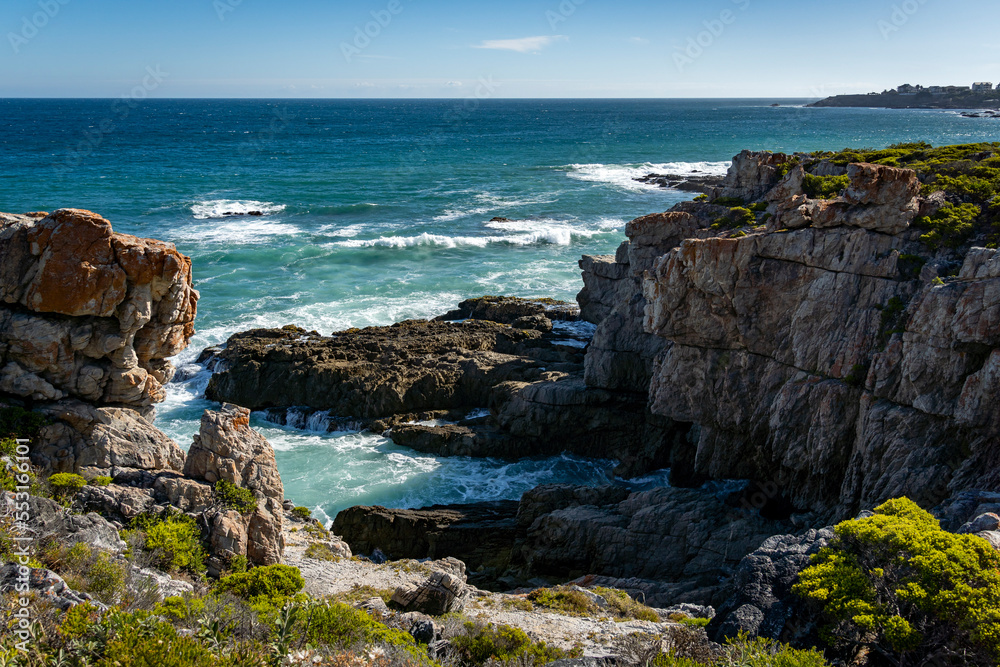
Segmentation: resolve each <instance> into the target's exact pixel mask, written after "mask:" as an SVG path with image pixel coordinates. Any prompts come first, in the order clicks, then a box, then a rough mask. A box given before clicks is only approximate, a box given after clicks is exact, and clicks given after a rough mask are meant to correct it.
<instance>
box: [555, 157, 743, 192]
mask: <svg viewBox="0 0 1000 667" xmlns="http://www.w3.org/2000/svg"><path fill="white" fill-rule="evenodd" d="M729 165H730V163H729V162H664V163H659V164H657V163H652V162H646V163H643V164H571V165H567V166H566V167H562V169H565V170H566V171H567V174H566V175H567V176H569V177H570V178H573V179H576V180H578V181H588V182H592V183H607V184H610V185H614V186H616V187H619V188H621V189H623V190H629V191H631V192H643V191H646V190H650V189H654V190H658V189H660V187H659V186H658V185H649V184H646V183H640V182H638V181H636V180H635V179H637V178H641V177H643V176H646V175H647V174H673V175H677V176H725V174H726V172H727V171H728V170H729Z"/></svg>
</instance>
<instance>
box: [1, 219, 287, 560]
mask: <svg viewBox="0 0 1000 667" xmlns="http://www.w3.org/2000/svg"><path fill="white" fill-rule="evenodd" d="M197 300H198V293H197V292H196V291H195V290H194V289H193V287H192V274H191V261H190V260H189V259H188V258H187V257H185V256H183V255H181V254H180V253H178V252H177V250H176V249H175V248H174V246H172V245H171V244H168V243H162V242H160V241H155V240H150V239H139V238H136V237H133V236H128V235H125V234H117V233H115V232H113V231H112V229H111V224H110V223H109V222H108V221H107V220H105V219H104V218H102V217H100V216H99V215H96V214H94V213H91V212H90V211H83V210H76V209H61V210H59V211H56V212H55V213H52V214H51V215H48V214H45V213H38V214H28V215H9V214H0V399H3V400H4V402H5V404H6V403H8V402H9V403H11V404H13V405H16V406H23V407H26V408H29V409H32V410H33V411H34V412H36V413H39V414H41V415H42V416H44V417H45V418H46V419H47V421H48V423H47V424H45V425H43V426H42V427H41V428H40V430H39V431H38V434H37V436H34V437H33V441H32V443H31V447H30V451H31V454H30V456H31V459H32V463H33V464H35V465H36V466H38V467H40V468H41V469H42V470H43V471H45V472H48V473H53V472H72V473H79V474H82V475H84V476H85V477H87V478H93V477H97V476H108V477H111V478H112V483H111V484H109V485H106V486H86V487H84V488H83V489H81V490H80V492H79V493H78V494H77V495H76V497H75V500H74V502H75V504H76V509H77V510H83V511H86V512H98V513H100V514H101V515H103V516H105V517H108V518H110V519H112V520H113V521H115V522H117V527H120V526H122V525H124V524H125V523H127V522H128V521H129V520H131V519H133V518H135V517H136V516H138V515H140V514H143V513H151V514H162V513H165V512H168V511H177V510H180V511H182V512H186V513H189V514H191V515H195V516H200V518H201V521H202V524H203V528H204V530H205V534H206V537H207V539H208V542H209V545H210V547H211V552H212V554H213V556H214V557H215V558H216V559H220V558H222V559H224V558H228V557H231V556H233V555H237V554H238V555H246V556H247V557H248V558H249V560H250V561H251V562H253V563H257V564H271V563H277V562H279V561H280V559H281V554H282V550H283V542H282V537H281V520H282V518H281V515H282V502H283V501H284V490H283V488H282V484H281V479H280V477H279V475H278V470H277V465H276V463H275V459H274V451H273V449H272V448H271V446H270V445H269V444H268V443H267V441H266V440H264V439H263V438H262V437H261V436H260V435H259V434H257V433H256V432H255V431H253V430H252V429H250V427H249V411H247V410H245V409H242V408H236V407H233V406H224V407H223V409H222V410H220V411H206V413H205V415H204V417H203V419H202V428H201V433H200V434H199V435H198V436H196V437H195V442H194V445H193V446H192V448H191V451H190V455H188V456H185V454H184V452H183V451H182V450H181V449H180V447H179V446H178V445H177V443H175V442H174V441H173V440H171V439H170V438H169V437H167V436H166V435H165V434H164V433H162V432H161V431H160V430H158V429H157V428H155V427H154V426H153V425H152V423H151V420H152V418H153V416H154V414H155V410H154V407H153V405H154V404H155V403H157V402H159V401H162V400H163V398H164V392H163V384H164V383H166V382H168V381H169V380H170V378H171V376H172V375H173V369H172V367H171V365H170V363H169V362H168V361H167V359H168V358H169V357H172V356H174V355H176V354H177V353H179V352H180V351H181V350H183V349H184V348H185V347H186V346H187V344H188V341H189V340H190V338H191V336H192V335H193V334H194V318H195V313H196V309H197ZM223 479H224V480H226V481H228V482H231V483H233V484H234V485H236V486H239V487H243V488H246V489H249V490H250V491H251V492H252V493H253V494H254V495H255V497H256V499H257V508H256V509H255V510H254V511H253V512H249V513H247V514H246V515H244V514H240V512H238V511H235V510H230V509H228V508H226V507H224V506H222V505H221V503H220V501H219V498H218V497H217V494H216V493H215V492H214V490H213V484H214V483H216V482H217V481H219V480H223ZM36 501H37V502H36ZM33 502H36V504H37V503H41V504H38V506H36V507H34V508H33V510H34V512H33V515H35V516H36V517H37V521H40V522H41V524H40V525H39V526H38V530H40V531H42V532H45V533H46V534H53V535H56V536H57V537H58V539H60V541H68V542H73V541H86V542H88V543H90V544H94V545H98V546H101V548H105V549H107V550H120V549H121V548H124V545H123V544H122V543H121V541H120V540H119V539H118V536H117V532H116V526H114V525H112V524H110V523H108V522H107V521H105V520H104V519H102V518H101V517H99V516H98V515H97V514H95V513H90V514H85V515H79V516H77V515H66V514H65V513H64V512H62V510H61V508H58V511H56V510H54V509H52V508H50V507H48V506H45V505H44V503H43V502H42V501H41V500H40V499H35V500H33ZM42 524H44V525H42Z"/></svg>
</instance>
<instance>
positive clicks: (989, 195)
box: [806, 142, 1000, 250]
mask: <svg viewBox="0 0 1000 667" xmlns="http://www.w3.org/2000/svg"><path fill="white" fill-rule="evenodd" d="M812 157H813V158H819V159H823V160H828V161H829V162H832V163H833V164H835V165H840V166H846V165H848V164H851V163H853V162H868V163H872V164H881V165H887V166H891V167H902V168H905V169H913V170H914V171H916V172H917V175H918V176H919V177H920V181H921V183H922V184H923V186H922V194H924V195H930V194H932V193H934V192H938V191H942V192H944V193H945V196H946V197H947V204H946V206H945V207H944V208H943V209H941V210H940V211H939V212H938V213H936V214H935V215H932V216H924V217H922V218H918V219H917V222H916V225H917V226H918V227H921V228H923V229H925V230H927V233H926V234H924V236H923V238H922V240H923V241H924V243H925V244H926V245H927V246H928V248H929V249H931V250H937V249H939V248H951V249H954V248H959V247H962V246H964V245H966V244H968V243H970V242H976V243H982V244H985V245H986V246H987V247H991V248H996V247H997V246H998V244H1000V143H998V142H993V143H977V144H961V145H954V146H939V147H937V148H935V147H933V146H931V145H930V144H928V143H925V142H918V143H908V144H894V145H892V146H890V147H889V148H886V149H883V150H875V149H870V148H861V149H844V150H842V151H838V152H818V153H813V154H812ZM815 178H818V177H811V178H810V177H808V176H807V177H806V181H807V183H806V189H807V191H808V189H809V187H814V186H811V185H810V183H815V181H813V180H812V179H815ZM834 178H836V177H834Z"/></svg>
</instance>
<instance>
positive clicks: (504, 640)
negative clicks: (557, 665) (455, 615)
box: [450, 621, 582, 665]
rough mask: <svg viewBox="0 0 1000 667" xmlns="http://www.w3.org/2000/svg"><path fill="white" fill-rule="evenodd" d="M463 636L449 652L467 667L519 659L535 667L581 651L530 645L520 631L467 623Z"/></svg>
mask: <svg viewBox="0 0 1000 667" xmlns="http://www.w3.org/2000/svg"><path fill="white" fill-rule="evenodd" d="M463 630H464V632H463V633H462V634H459V635H456V636H454V637H452V638H451V639H450V641H451V645H452V648H453V649H454V650H455V651H456V653H457V654H458V656H459V658H460V660H461V661H462V662H463V663H465V664H467V665H482V664H484V663H486V662H487V661H489V660H499V661H501V662H504V661H509V660H513V659H514V658H519V657H521V656H525V657H529V658H533V659H534V664H536V665H545V664H548V663H550V662H553V661H555V660H561V659H563V658H575V657H579V656H580V655H582V651H579V650H574V651H564V650H562V649H559V648H556V647H554V646H548V645H546V644H545V642H537V643H536V642H533V641H531V638H530V637H528V635H527V634H525V632H524V631H523V630H520V629H518V628H512V627H510V626H509V625H499V626H497V625H484V624H480V623H475V622H472V621H468V622H466V623H465V624H464V628H463Z"/></svg>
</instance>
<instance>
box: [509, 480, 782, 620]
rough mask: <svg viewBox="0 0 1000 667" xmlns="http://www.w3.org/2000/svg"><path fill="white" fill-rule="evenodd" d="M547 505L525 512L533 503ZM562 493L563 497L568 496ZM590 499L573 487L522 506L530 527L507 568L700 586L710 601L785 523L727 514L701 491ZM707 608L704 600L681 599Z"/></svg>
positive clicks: (736, 511) (726, 507)
mask: <svg viewBox="0 0 1000 667" xmlns="http://www.w3.org/2000/svg"><path fill="white" fill-rule="evenodd" d="M554 491H555V492H557V493H556V497H557V498H559V500H558V501H556V502H555V503H552V501H551V500H548V501H547V502H546V503H544V504H543V509H542V510H541V511H539V510H538V509H537V508H536V509H534V510H529V509H527V508H529V507H530V506H531V505H532V504H535V501H534V500H533V497H534V496H536V495H538V494H542V495H543V496H550V497H551V496H552V494H553V492H554ZM567 493H568V495H567ZM619 493H620V490H619V489H615V490H607V491H605V492H603V493H596V494H594V496H593V500H591V501H590V502H593V503H594V504H584V503H586V502H588V501H587V499H586V494H584V495H583V496H580V494H579V493H574V492H572V488H571V487H570V489H565V488H560V487H554V488H553V487H539V488H538V489H535V490H533V491H529V492H528V493H526V494H525V496H524V498H523V499H522V501H521V504H522V507H524V508H526V509H525V514H524V515H523V516H521V517H519V518H520V519H521V521H522V522H523V523H527V522H528V521H529V520H530V524H529V525H527V526H526V528H525V529H524V532H523V533H522V535H521V536H520V537H519V539H518V542H517V545H516V547H515V552H514V558H513V562H514V564H515V567H521V568H524V569H525V571H527V572H530V573H532V574H534V575H538V574H541V575H544V576H551V577H554V578H556V579H564V580H565V579H569V578H574V577H579V576H583V575H587V574H599V575H603V576H605V577H614V578H616V579H630V578H631V579H635V580H647V581H659V582H681V581H683V582H688V583H691V584H698V583H700V584H701V585H702V586H706V587H707V589H708V591H707V592H708V593H709V594H710V589H711V587H713V586H715V585H717V583H718V580H719V577H720V575H721V574H722V573H724V572H726V571H727V570H729V569H731V568H734V567H735V566H736V565H737V564H738V563H739V561H740V559H741V558H742V557H743V555H744V554H746V553H748V552H750V551H752V550H753V549H755V548H756V547H757V546H758V545H759V544H760V543H761V542H763V541H764V540H765V539H767V538H768V537H770V536H771V535H773V534H775V532H780V531H781V528H782V526H785V527H788V524H787V523H784V522H781V521H778V520H769V519H765V518H763V517H761V516H760V515H759V514H758V513H756V512H754V511H751V510H746V509H743V508H740V507H733V506H732V505H730V504H727V503H726V502H725V499H724V497H720V496H719V495H717V494H716V493H715V492H713V491H711V490H708V489H671V488H662V489H655V490H653V491H646V492H641V493H632V494H628V496H627V497H625V498H624V499H622V500H618V497H619V495H618V494H619ZM685 601H687V602H701V603H708V602H711V599H704V598H702V599H686V600H685Z"/></svg>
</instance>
